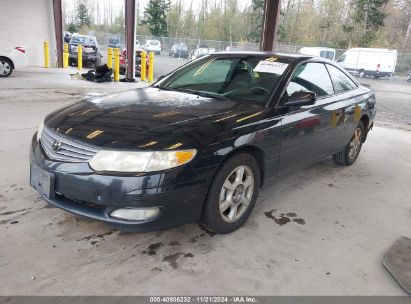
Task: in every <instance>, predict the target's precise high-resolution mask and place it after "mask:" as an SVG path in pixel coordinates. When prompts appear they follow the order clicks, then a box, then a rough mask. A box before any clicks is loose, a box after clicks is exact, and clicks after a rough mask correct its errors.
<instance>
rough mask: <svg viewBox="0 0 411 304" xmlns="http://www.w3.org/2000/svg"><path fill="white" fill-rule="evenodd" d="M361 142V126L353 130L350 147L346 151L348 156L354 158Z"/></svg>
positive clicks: (358, 151)
mask: <svg viewBox="0 0 411 304" xmlns="http://www.w3.org/2000/svg"><path fill="white" fill-rule="evenodd" d="M361 143H362V130H361V128H358V127H357V128H356V129H355V131H354V136H353V137H352V139H351V142H350V148H349V151H348V157H349V158H350V159H354V158H355V157H357V155H358V153H360V149H361Z"/></svg>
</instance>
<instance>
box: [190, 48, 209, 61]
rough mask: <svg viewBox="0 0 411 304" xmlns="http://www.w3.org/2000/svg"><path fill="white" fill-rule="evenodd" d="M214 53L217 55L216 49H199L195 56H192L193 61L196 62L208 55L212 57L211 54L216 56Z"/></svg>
mask: <svg viewBox="0 0 411 304" xmlns="http://www.w3.org/2000/svg"><path fill="white" fill-rule="evenodd" d="M214 53H215V49H213V48H209V47H199V48H197V49H195V50H194V52H193V54H192V55H191V59H192V60H195V59H197V58H200V57H203V56H207V55H210V54H214Z"/></svg>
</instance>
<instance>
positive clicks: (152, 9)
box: [142, 0, 170, 36]
mask: <svg viewBox="0 0 411 304" xmlns="http://www.w3.org/2000/svg"><path fill="white" fill-rule="evenodd" d="M169 10H170V0H150V2H149V3H148V5H147V7H146V8H145V10H144V20H143V21H142V23H143V24H146V25H148V28H149V29H150V32H151V34H152V35H153V36H167V35H168V27H167V12H168V11H169Z"/></svg>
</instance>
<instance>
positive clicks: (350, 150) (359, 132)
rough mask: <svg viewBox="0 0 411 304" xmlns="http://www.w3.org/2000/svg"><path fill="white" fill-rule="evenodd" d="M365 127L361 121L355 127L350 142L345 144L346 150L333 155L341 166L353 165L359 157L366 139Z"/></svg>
mask: <svg viewBox="0 0 411 304" xmlns="http://www.w3.org/2000/svg"><path fill="white" fill-rule="evenodd" d="M364 136H365V127H364V124H363V122H362V121H360V122H359V123H358V125H357V127H356V128H355V131H354V135H353V136H352V138H351V140H350V142H349V143H348V144H347V145H346V146H345V148H344V150H342V151H341V152H338V153H336V154H334V155H333V160H334V162H335V163H336V164H338V165H341V166H351V165H352V164H353V163H354V162H355V161H356V160H357V158H358V155H359V154H360V152H361V147H362V144H363V141H364Z"/></svg>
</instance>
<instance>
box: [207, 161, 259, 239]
mask: <svg viewBox="0 0 411 304" xmlns="http://www.w3.org/2000/svg"><path fill="white" fill-rule="evenodd" d="M260 176H261V173H260V168H259V165H258V163H257V161H256V160H255V158H254V157H253V156H252V155H250V154H248V153H240V154H236V155H234V156H233V157H231V158H230V159H228V160H227V161H226V162H225V163H224V164H223V165H222V166H221V168H220V169H219V171H218V172H217V174H216V176H215V177H214V181H213V183H212V185H211V187H210V191H209V193H208V196H207V199H206V202H205V206H204V210H203V214H202V216H201V220H200V221H201V223H202V225H203V226H204V228H206V229H207V230H210V231H212V232H215V233H219V234H226V233H230V232H233V231H234V230H237V229H238V228H239V227H241V226H242V225H243V224H244V223H245V221H246V220H247V219H248V217H249V216H250V214H251V212H252V210H253V208H254V205H255V202H256V200H257V196H258V191H259V188H260V178H261V177H260Z"/></svg>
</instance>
